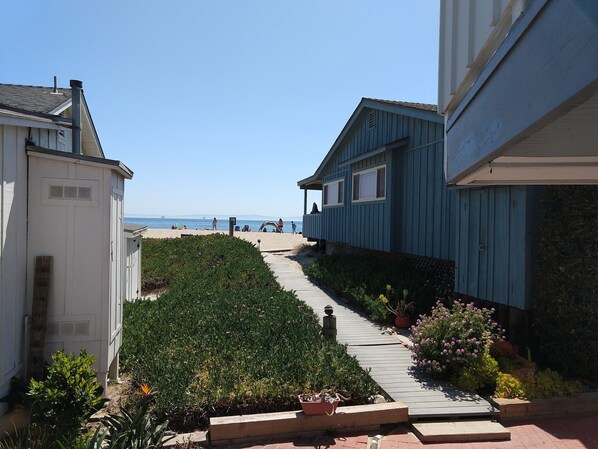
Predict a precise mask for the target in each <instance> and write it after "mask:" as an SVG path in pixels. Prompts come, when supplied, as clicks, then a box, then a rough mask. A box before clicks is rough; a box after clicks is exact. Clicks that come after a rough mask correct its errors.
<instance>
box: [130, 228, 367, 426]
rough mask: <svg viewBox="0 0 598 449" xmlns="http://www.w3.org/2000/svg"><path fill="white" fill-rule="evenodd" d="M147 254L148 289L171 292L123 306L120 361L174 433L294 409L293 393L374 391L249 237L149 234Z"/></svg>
mask: <svg viewBox="0 0 598 449" xmlns="http://www.w3.org/2000/svg"><path fill="white" fill-rule="evenodd" d="M143 251H144V252H143V258H144V259H143V273H142V277H143V282H144V285H146V286H148V285H155V286H157V285H158V284H159V286H160V288H162V287H164V286H167V290H166V291H165V292H164V293H163V294H162V295H161V296H160V297H159V299H158V300H156V301H139V302H136V303H127V304H125V310H124V312H125V317H124V333H123V334H124V337H123V346H122V350H121V355H122V358H121V361H122V367H123V369H124V370H126V371H128V372H129V373H130V376H131V377H132V380H133V382H134V383H136V384H139V385H141V384H148V385H149V386H150V387H151V388H153V390H154V391H155V395H154V397H155V403H154V412H155V413H156V414H157V415H158V416H159V417H160V418H168V419H169V421H170V423H171V425H172V427H173V428H175V429H176V430H189V429H191V428H197V427H198V425H199V424H200V423H205V422H206V420H207V418H208V417H209V416H218V415H226V414H240V413H256V412H266V411H277V410H294V409H297V406H298V403H297V395H298V394H300V393H304V392H306V391H311V390H322V389H326V388H333V389H335V390H337V391H339V392H341V393H342V394H343V395H344V396H347V397H350V398H351V400H350V401H349V403H365V402H367V401H368V398H369V397H370V396H371V395H372V394H374V393H376V392H377V386H376V384H375V383H374V382H373V381H372V380H371V378H370V377H369V375H368V374H367V373H366V372H364V371H363V370H362V369H361V368H360V367H359V365H358V364H357V361H356V360H355V359H354V358H352V357H350V356H349V355H348V354H347V353H346V351H345V348H344V347H343V346H341V345H339V344H337V343H335V342H333V341H330V340H327V339H324V338H323V337H322V336H321V335H320V326H319V323H318V321H317V318H316V316H315V314H314V313H313V311H312V310H311V309H310V308H309V307H308V306H307V305H305V304H304V303H303V302H301V301H299V300H298V299H297V298H296V297H295V295H294V294H292V293H290V292H285V291H282V290H281V289H280V287H279V285H278V284H277V283H276V281H275V279H274V278H273V276H272V273H271V272H270V271H269V270H268V268H267V266H266V265H265V263H264V262H263V259H262V257H261V255H260V253H259V251H258V250H257V249H256V248H255V247H254V246H253V245H251V244H250V243H249V242H246V241H243V240H240V239H236V238H230V237H228V236H224V235H217V234H214V235H210V236H197V237H188V238H184V239H172V240H169V239H164V240H151V239H148V240H144V250H143ZM157 281H159V282H157Z"/></svg>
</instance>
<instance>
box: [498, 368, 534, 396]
mask: <svg viewBox="0 0 598 449" xmlns="http://www.w3.org/2000/svg"><path fill="white" fill-rule="evenodd" d="M494 396H495V397H497V398H509V399H515V398H517V399H526V398H527V394H526V392H525V389H524V386H523V382H521V381H520V380H519V379H518V378H516V377H515V376H513V375H512V374H507V373H499V374H498V376H497V378H496V390H495V391H494Z"/></svg>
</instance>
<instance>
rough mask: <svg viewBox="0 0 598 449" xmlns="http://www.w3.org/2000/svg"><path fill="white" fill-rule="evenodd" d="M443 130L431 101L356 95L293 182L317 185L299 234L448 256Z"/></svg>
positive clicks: (450, 224)
mask: <svg viewBox="0 0 598 449" xmlns="http://www.w3.org/2000/svg"><path fill="white" fill-rule="evenodd" d="M443 132H444V128H443V124H442V117H440V116H438V115H437V114H436V106H435V105H429V104H420V103H406V102H399V101H386V100H374V99H370V98H364V99H362V100H361V102H360V103H359V105H358V106H357V109H356V110H355V112H353V115H351V118H350V119H349V121H348V122H347V124H346V125H345V127H344V128H343V130H342V131H341V133H340V135H339V136H338V138H337V139H336V141H335V142H334V145H333V146H332V148H331V149H330V151H329V152H328V154H327V155H326V157H325V158H324V160H323V161H322V162H321V164H320V166H319V167H318V168H317V170H316V172H315V173H314V174H313V175H312V176H310V177H309V178H306V179H303V180H301V181H299V182H298V185H299V187H300V188H301V189H305V190H306V191H307V190H311V189H315V190H322V211H321V214H309V215H305V216H304V217H303V233H304V235H305V236H306V237H308V238H311V239H318V240H326V242H327V244H328V245H331V244H332V245H334V244H339V243H343V244H347V245H350V246H353V247H358V248H365V249H371V250H379V251H390V252H401V253H409V254H415V255H419V256H427V257H434V258H438V259H449V260H451V259H453V255H454V253H455V230H454V223H455V220H454V214H455V212H456V209H455V207H456V202H455V195H454V193H449V191H448V189H447V187H446V183H445V181H444V174H443V165H442V158H443ZM306 193H307V192H306ZM305 207H307V204H306V205H305Z"/></svg>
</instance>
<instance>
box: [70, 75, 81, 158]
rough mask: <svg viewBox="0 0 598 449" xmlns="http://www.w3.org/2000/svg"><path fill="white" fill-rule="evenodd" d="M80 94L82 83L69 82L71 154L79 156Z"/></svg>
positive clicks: (77, 81)
mask: <svg viewBox="0 0 598 449" xmlns="http://www.w3.org/2000/svg"><path fill="white" fill-rule="evenodd" d="M81 92H83V83H82V82H81V81H79V80H71V100H72V102H73V106H72V108H73V118H72V123H73V133H72V134H73V153H74V154H81Z"/></svg>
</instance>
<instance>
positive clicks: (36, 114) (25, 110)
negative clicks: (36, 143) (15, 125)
mask: <svg viewBox="0 0 598 449" xmlns="http://www.w3.org/2000/svg"><path fill="white" fill-rule="evenodd" d="M71 96H72V95H71V89H70V88H68V89H64V88H57V89H56V92H54V89H53V88H52V87H42V86H21V85H17V84H0V115H3V116H7V117H11V118H14V119H23V120H24V119H30V120H35V121H36V122H39V123H51V124H52V126H55V125H59V126H61V127H66V128H70V127H71V119H70V118H69V117H63V116H62V115H60V114H62V112H64V111H65V110H66V109H68V108H70V107H71V105H72V98H71ZM81 124H82V127H83V130H82V134H81V143H82V144H83V146H84V147H85V149H86V151H87V152H89V153H90V154H93V155H96V156H100V157H104V150H103V149H102V144H101V143H100V139H99V137H98V133H97V131H96V128H95V125H94V124H93V119H92V118H91V114H90V113H89V108H88V106H87V101H86V100H85V95H84V94H83V92H82V93H81Z"/></svg>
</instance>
